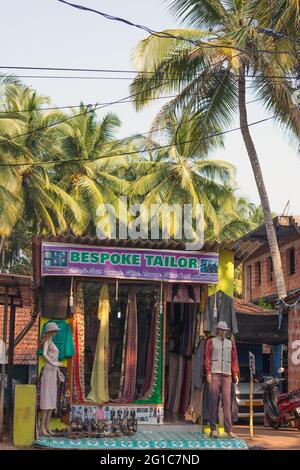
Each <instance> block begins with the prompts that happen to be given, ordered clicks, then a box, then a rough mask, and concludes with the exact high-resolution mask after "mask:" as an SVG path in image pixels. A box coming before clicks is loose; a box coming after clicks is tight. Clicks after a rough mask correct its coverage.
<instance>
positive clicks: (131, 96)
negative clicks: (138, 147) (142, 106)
mask: <svg viewBox="0 0 300 470" xmlns="http://www.w3.org/2000/svg"><path fill="white" fill-rule="evenodd" d="M165 83H168V82H165ZM163 84H164V83H163ZM160 85H161V84H160ZM156 88H158V85H156V86H154V87H152V88H149V89H148V90H145V91H151V90H155V89H156ZM140 94H141V92H138V93H134V94H133V95H129V96H126V97H124V98H121V99H120V100H116V101H111V102H109V103H106V104H102V105H98V104H96V105H95V106H91V105H87V107H86V110H85V111H84V112H82V113H78V114H74V115H73V116H69V117H67V118H65V119H61V120H60V121H57V122H53V123H51V124H48V125H46V126H40V127H37V128H36V129H34V130H32V131H28V132H24V133H22V134H18V135H16V136H14V137H10V138H9V139H2V140H0V144H1V143H2V142H10V141H12V140H15V139H19V138H20V137H24V136H26V135H31V134H33V133H35V132H37V131H40V130H44V129H49V128H50V127H54V126H58V125H59V124H63V123H64V122H67V121H70V120H72V119H75V118H76V117H79V116H84V115H85V114H88V113H91V112H95V111H97V110H99V109H102V108H106V107H107V106H112V105H114V104H120V103H122V102H123V101H124V100H126V99H128V98H134V97H135V96H138V95H140ZM89 107H90V109H89Z"/></svg>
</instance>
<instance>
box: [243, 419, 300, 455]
mask: <svg viewBox="0 0 300 470" xmlns="http://www.w3.org/2000/svg"><path fill="white" fill-rule="evenodd" d="M234 432H235V434H237V435H238V436H239V437H241V438H242V439H244V441H245V442H246V443H247V445H248V446H249V448H251V447H254V448H255V447H256V446H260V447H263V448H265V449H268V450H300V431H299V430H295V429H292V428H287V429H282V430H280V429H279V430H277V431H275V430H274V429H271V428H267V427H264V426H262V425H259V426H254V439H253V441H250V438H249V427H248V426H246V425H243V426H234Z"/></svg>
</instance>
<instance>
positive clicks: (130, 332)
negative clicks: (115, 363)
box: [119, 287, 137, 403]
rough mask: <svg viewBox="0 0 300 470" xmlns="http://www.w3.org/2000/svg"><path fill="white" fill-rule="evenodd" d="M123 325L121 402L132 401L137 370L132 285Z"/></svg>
mask: <svg viewBox="0 0 300 470" xmlns="http://www.w3.org/2000/svg"><path fill="white" fill-rule="evenodd" d="M126 317H127V321H126V325H125V332H124V334H125V338H126V342H125V351H124V356H123V357H124V360H123V368H122V370H123V373H122V377H121V384H122V388H121V393H120V396H119V401H120V402H121V403H132V402H133V400H134V398H135V394H136V370H137V305H136V293H135V289H134V288H133V287H132V288H130V289H129V292H128V303H127V310H126Z"/></svg>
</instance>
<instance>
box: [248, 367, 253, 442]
mask: <svg viewBox="0 0 300 470" xmlns="http://www.w3.org/2000/svg"><path fill="white" fill-rule="evenodd" d="M249 428H250V440H251V441H252V440H253V374H252V371H251V370H250V423H249Z"/></svg>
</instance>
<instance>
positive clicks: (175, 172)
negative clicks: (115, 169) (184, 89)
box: [129, 108, 234, 237]
mask: <svg viewBox="0 0 300 470" xmlns="http://www.w3.org/2000/svg"><path fill="white" fill-rule="evenodd" d="M202 118H203V117H202V116H200V115H199V114H198V115H196V116H192V115H191V112H190V110H189V109H188V108H185V109H184V110H182V111H181V112H180V113H164V115H163V119H162V120H161V121H162V122H163V124H164V127H163V132H162V134H161V138H162V139H161V142H162V143H161V144H160V143H158V142H157V141H154V140H153V135H154V134H155V132H154V133H153V134H152V135H151V136H150V137H149V138H148V139H147V140H146V141H145V140H144V139H142V140H141V142H142V144H143V146H144V150H145V149H148V150H149V153H148V154H146V155H145V154H144V155H145V157H144V158H143V159H142V157H141V155H139V156H138V157H137V158H136V159H132V163H131V165H132V166H131V172H132V174H131V178H130V179H133V181H134V182H133V183H132V184H131V186H130V188H129V194H130V196H131V200H132V202H141V203H142V204H141V210H142V211H143V210H145V211H146V213H147V214H150V213H151V205H152V204H157V205H158V207H159V208H161V206H162V205H163V204H168V205H173V206H174V208H175V211H174V214H173V221H172V223H171V225H170V227H169V228H170V233H169V234H168V235H174V232H175V230H176V227H178V224H179V223H180V221H181V211H180V210H179V211H178V213H177V212H176V204H177V205H178V206H177V207H182V206H183V204H191V206H192V207H196V206H197V205H200V204H201V205H202V206H203V209H204V212H205V214H206V225H207V226H208V225H210V227H211V228H212V230H213V233H214V235H215V237H217V236H218V234H219V230H220V223H219V219H218V217H217V214H216V208H217V207H219V206H222V207H224V206H225V205H226V206H227V207H228V208H229V207H231V206H232V204H233V201H234V196H233V194H232V191H231V190H230V188H229V186H226V185H225V183H226V184H227V185H229V184H232V183H233V181H234V180H233V176H234V168H233V166H232V165H230V164H229V163H226V162H224V161H222V160H210V159H208V158H207V155H208V154H209V152H211V151H213V150H214V149H216V148H218V147H220V145H222V139H221V138H220V137H217V136H216V137H215V138H214V139H211V140H210V141H208V140H207V141H200V142H199V141H197V140H196V139H195V137H196V134H197V129H198V127H199V125H201V120H202ZM151 149H155V150H151ZM152 215H153V217H157V214H152ZM159 219H160V222H161V213H160V216H159ZM194 235H195V233H194Z"/></svg>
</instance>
